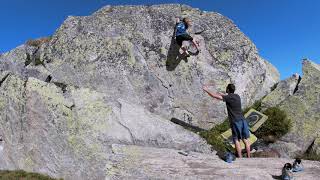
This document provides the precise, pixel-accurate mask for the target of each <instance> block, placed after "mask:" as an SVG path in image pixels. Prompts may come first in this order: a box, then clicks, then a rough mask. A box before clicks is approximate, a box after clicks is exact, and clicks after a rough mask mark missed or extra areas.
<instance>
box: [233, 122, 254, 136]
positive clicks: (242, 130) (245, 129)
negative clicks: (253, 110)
mask: <svg viewBox="0 0 320 180" xmlns="http://www.w3.org/2000/svg"><path fill="white" fill-rule="evenodd" d="M231 130H232V139H233V141H236V140H242V139H248V138H249V137H250V132H249V125H248V122H247V121H246V120H245V119H241V120H238V121H235V122H232V123H231Z"/></svg>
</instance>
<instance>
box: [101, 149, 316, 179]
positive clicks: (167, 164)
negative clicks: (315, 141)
mask: <svg viewBox="0 0 320 180" xmlns="http://www.w3.org/2000/svg"><path fill="white" fill-rule="evenodd" d="M112 147H113V148H112V149H113V153H112V154H110V161H109V163H108V164H107V165H106V169H107V170H108V173H107V177H108V178H109V179H154V178H155V177H156V178H157V179H237V180H238V179H256V180H261V179H270V180H271V179H281V176H280V175H281V169H282V167H283V165H284V164H285V163H292V162H293V160H292V159H279V158H260V159H255V158H252V159H246V158H244V159H236V161H235V162H233V163H231V164H228V163H226V162H224V161H221V160H220V159H219V158H218V157H217V156H216V155H213V154H201V153H195V152H189V153H188V156H184V155H183V154H185V153H181V152H179V151H177V150H172V149H155V148H143V147H137V146H121V145H120V146H119V145H113V146H112ZM180 153H181V154H180ZM303 164H304V168H305V170H304V171H303V172H299V173H295V174H294V178H295V179H317V178H318V177H319V176H320V162H312V161H303Z"/></svg>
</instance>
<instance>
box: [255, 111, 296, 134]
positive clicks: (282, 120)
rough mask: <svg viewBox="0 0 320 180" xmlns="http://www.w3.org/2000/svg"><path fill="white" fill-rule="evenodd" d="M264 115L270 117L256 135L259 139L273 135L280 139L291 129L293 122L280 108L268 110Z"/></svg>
mask: <svg viewBox="0 0 320 180" xmlns="http://www.w3.org/2000/svg"><path fill="white" fill-rule="evenodd" d="M263 114H265V115H267V116H268V120H267V121H266V122H265V123H264V124H263V125H262V126H261V127H260V128H259V129H258V130H257V132H256V133H255V135H256V136H257V137H258V138H263V137H266V136H270V135H271V136H274V137H276V138H277V139H278V138H280V137H281V136H283V135H285V134H287V133H288V132H289V130H290V129H291V126H292V125H291V120H290V119H289V118H288V117H287V114H286V112H285V111H283V110H281V109H280V108H279V107H271V108H268V109H267V110H266V111H265V112H263Z"/></svg>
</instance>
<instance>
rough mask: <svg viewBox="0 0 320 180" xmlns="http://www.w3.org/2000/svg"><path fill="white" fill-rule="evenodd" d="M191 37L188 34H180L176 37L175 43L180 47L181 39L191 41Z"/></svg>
mask: <svg viewBox="0 0 320 180" xmlns="http://www.w3.org/2000/svg"><path fill="white" fill-rule="evenodd" d="M192 40H193V38H192V37H191V36H190V35H189V34H182V35H179V36H177V37H176V41H177V44H178V45H179V46H180V47H181V46H182V42H183V41H192Z"/></svg>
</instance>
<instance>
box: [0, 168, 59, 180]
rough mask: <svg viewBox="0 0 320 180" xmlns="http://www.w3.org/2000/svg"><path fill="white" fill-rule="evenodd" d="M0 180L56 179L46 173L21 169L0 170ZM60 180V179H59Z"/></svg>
mask: <svg viewBox="0 0 320 180" xmlns="http://www.w3.org/2000/svg"><path fill="white" fill-rule="evenodd" d="M0 180H57V179H54V178H51V177H49V176H46V175H42V174H38V173H30V172H26V171H23V170H16V171H8V170H0ZM60 180H62V179H60Z"/></svg>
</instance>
